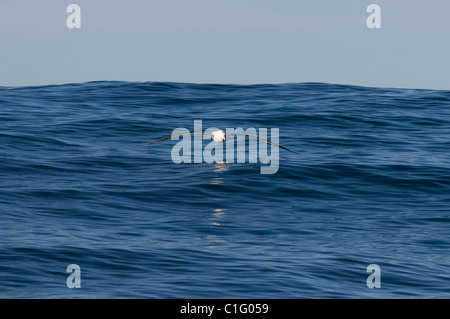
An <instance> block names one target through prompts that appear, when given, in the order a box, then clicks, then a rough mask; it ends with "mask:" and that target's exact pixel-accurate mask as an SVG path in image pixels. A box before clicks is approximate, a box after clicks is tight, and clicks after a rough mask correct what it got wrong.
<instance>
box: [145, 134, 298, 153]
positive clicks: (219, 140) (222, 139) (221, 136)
mask: <svg viewBox="0 0 450 319" xmlns="http://www.w3.org/2000/svg"><path fill="white" fill-rule="evenodd" d="M191 134H207V135H211V138H212V139H213V141H214V142H216V143H223V142H225V141H226V139H227V134H226V133H225V132H224V131H223V130H217V131H214V132H189V133H182V134H177V135H173V136H167V137H164V138H161V139H159V140H156V141H153V142H150V143H147V144H145V145H142V146H148V145H151V144H154V143H157V142H161V141H164V140H167V139H169V138H172V137H177V136H182V135H191ZM228 136H244V137H245V136H247V137H248V138H252V139H255V140H258V141H262V142H264V143H267V144H270V145H274V146H276V147H278V148H281V149H283V150H286V151H289V152H292V153H295V154H298V153H296V152H294V151H291V150H290V149H287V148H286V147H283V146H281V145H278V144H276V143H272V142H270V141H267V140H265V139H262V138H259V137H255V136H252V135H249V134H240V133H228Z"/></svg>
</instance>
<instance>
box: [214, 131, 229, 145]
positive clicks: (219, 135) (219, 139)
mask: <svg viewBox="0 0 450 319" xmlns="http://www.w3.org/2000/svg"><path fill="white" fill-rule="evenodd" d="M211 135H212V139H213V141H214V142H216V143H223V142H225V140H226V136H225V132H224V131H223V130H217V131H214V132H212V133H211Z"/></svg>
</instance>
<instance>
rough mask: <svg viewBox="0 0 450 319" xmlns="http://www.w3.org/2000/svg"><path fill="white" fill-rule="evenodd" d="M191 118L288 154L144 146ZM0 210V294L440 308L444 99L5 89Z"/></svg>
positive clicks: (261, 88) (140, 85) (119, 87)
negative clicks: (252, 133)
mask: <svg viewBox="0 0 450 319" xmlns="http://www.w3.org/2000/svg"><path fill="white" fill-rule="evenodd" d="M199 120H201V121H202V123H203V129H206V128H209V127H215V128H220V129H224V130H225V128H243V129H244V130H245V129H248V128H255V129H256V130H257V132H259V129H261V128H267V129H268V131H269V133H270V129H272V128H276V129H278V131H279V144H280V145H282V146H283V147H285V148H288V149H289V150H292V151H293V152H289V151H286V150H284V149H277V150H278V151H279V163H278V167H277V171H276V172H275V173H273V174H262V173H261V167H264V166H266V167H267V166H268V165H269V164H265V163H263V162H261V161H259V160H258V161H256V162H250V161H249V160H248V159H247V160H246V161H245V162H244V163H240V162H237V161H234V162H217V163H216V162H214V163H207V162H205V161H203V162H201V163H194V162H192V163H187V162H182V163H175V162H174V160H173V156H172V155H171V152H172V150H173V149H174V147H175V146H176V145H177V143H178V142H180V141H181V140H182V139H181V138H180V140H178V141H174V140H171V139H167V140H165V141H161V142H158V143H155V144H152V145H149V146H145V147H143V146H142V145H143V144H146V143H149V142H151V141H154V140H157V139H160V138H164V137H166V136H170V135H171V134H172V131H173V130H174V129H176V128H184V129H186V130H189V131H192V130H193V129H194V121H199ZM188 137H190V135H189V136H188ZM270 138H271V135H270V134H269V136H268V138H267V139H269V140H270ZM183 139H184V137H183ZM210 142H211V141H207V140H204V141H203V142H202V143H203V144H202V145H201V147H203V148H205V147H206V146H207V145H208V144H209V143H210ZM247 143H248V141H247ZM220 145H224V144H220ZM247 146H249V145H247ZM270 150H271V148H270V147H269V148H268V151H269V153H270ZM246 151H247V153H248V152H250V148H249V147H248V148H247V149H246ZM294 152H295V153H294ZM247 156H248V158H250V156H251V154H247ZM0 214H1V215H0V298H158V299H159V298H295V299H297V298H449V297H450V270H449V265H450V231H449V230H450V229H449V227H450V91H437V90H416V89H394V88H370V87H360V86H351V85H335V84H326V83H296V84H273V85H270V84H267V85H266V84H259V85H231V84H230V85H226V84H223V85H219V84H189V83H161V82H120V81H105V82H88V83H78V84H65V85H48V86H29V87H0ZM69 265H76V266H78V268H77V269H78V270H76V271H75V270H74V271H72V270H69V271H68V266H69ZM369 265H376V266H378V270H377V271H375V270H374V271H371V270H370V269H372V268H370V267H369ZM375 283H376V284H377V285H375V286H374V284H375ZM71 284H72V288H70V286H71ZM73 284H77V285H78V286H75V287H73Z"/></svg>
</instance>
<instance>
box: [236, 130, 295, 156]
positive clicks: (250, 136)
mask: <svg viewBox="0 0 450 319" xmlns="http://www.w3.org/2000/svg"><path fill="white" fill-rule="evenodd" d="M228 135H230V136H244V137H245V136H247V137H248V138H252V139H254V140H258V141H262V142H264V143H267V144H270V145H274V146H276V147H279V148H281V149H283V150H286V151H289V152H291V153H295V154H298V153H297V152H294V151H291V150H290V149H288V148H286V147H284V146H281V145H278V144H277V143H273V142H270V141H267V140H265V139H263V138H259V137H255V136H252V135H248V134H240V133H229V134H228Z"/></svg>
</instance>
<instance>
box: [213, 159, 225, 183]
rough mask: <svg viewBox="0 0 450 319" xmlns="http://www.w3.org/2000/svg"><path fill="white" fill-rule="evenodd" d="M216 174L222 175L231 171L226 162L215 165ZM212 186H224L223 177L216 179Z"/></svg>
mask: <svg viewBox="0 0 450 319" xmlns="http://www.w3.org/2000/svg"><path fill="white" fill-rule="evenodd" d="M213 167H214V172H216V173H222V172H226V171H228V170H229V169H230V167H229V166H228V164H227V163H226V162H220V163H215V164H214V166H213ZM210 184H211V185H221V184H223V177H214V178H213V179H212V181H211V183H210Z"/></svg>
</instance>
